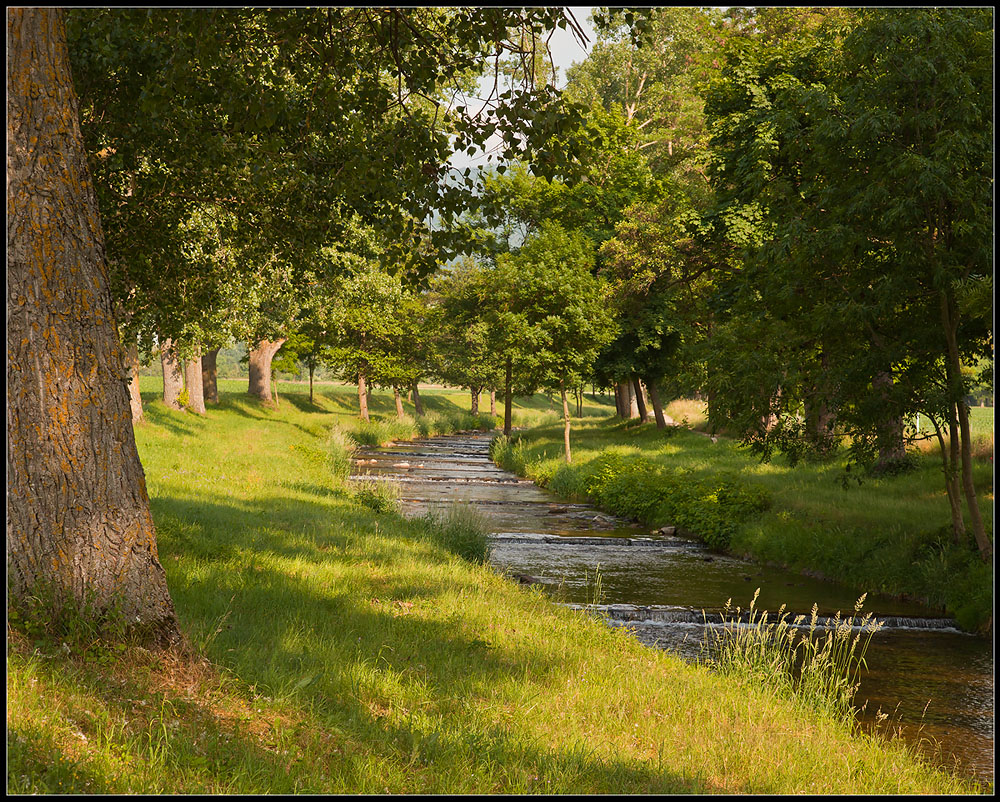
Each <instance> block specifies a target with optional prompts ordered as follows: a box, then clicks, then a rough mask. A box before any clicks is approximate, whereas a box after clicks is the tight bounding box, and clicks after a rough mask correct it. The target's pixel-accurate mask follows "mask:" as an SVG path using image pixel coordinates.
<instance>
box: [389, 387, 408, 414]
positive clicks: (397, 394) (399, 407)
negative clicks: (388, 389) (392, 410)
mask: <svg viewBox="0 0 1000 802" xmlns="http://www.w3.org/2000/svg"><path fill="white" fill-rule="evenodd" d="M392 394H393V397H394V398H395V399H396V417H397V418H402V417H404V416H405V415H406V412H404V411H403V396H402V395H401V394H400V392H399V388H398V387H393V388H392Z"/></svg>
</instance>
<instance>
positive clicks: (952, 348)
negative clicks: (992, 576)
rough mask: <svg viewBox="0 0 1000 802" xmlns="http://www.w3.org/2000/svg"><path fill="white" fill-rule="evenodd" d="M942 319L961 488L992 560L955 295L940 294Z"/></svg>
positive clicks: (982, 548)
mask: <svg viewBox="0 0 1000 802" xmlns="http://www.w3.org/2000/svg"><path fill="white" fill-rule="evenodd" d="M941 322H942V324H943V327H944V334H945V341H946V342H947V344H948V353H947V355H946V357H945V364H946V366H947V367H946V375H947V377H948V385H949V387H948V389H949V390H950V391H951V395H952V398H953V399H954V403H955V405H956V407H957V409H958V431H959V432H960V433H961V438H962V439H961V455H962V488H963V490H964V491H965V503H966V505H967V506H968V508H969V522H970V523H971V524H972V536H973V537H974V538H975V541H976V545H977V546H978V547H979V555H980V556H981V557H982V558H983V560H985V561H989V560H990V559H991V558H992V557H993V544H992V543H990V538H989V535H987V534H986V527H985V526H984V525H983V518H982V515H980V513H979V500H978V499H977V498H976V486H975V481H974V478H973V476H972V432H971V429H970V426H969V405H968V403H967V401H966V392H965V382H964V380H963V379H962V358H961V354H960V353H959V350H958V324H959V310H958V304H956V303H955V299H954V298H953V297H951V296H950V295H948V294H947V293H944V292H942V293H941ZM951 436H952V439H954V438H955V429H952V432H951Z"/></svg>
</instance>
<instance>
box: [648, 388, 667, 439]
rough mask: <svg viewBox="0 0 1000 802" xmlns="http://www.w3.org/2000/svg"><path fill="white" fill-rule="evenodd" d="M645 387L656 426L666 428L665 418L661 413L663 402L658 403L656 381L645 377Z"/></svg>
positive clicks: (658, 396) (658, 395)
mask: <svg viewBox="0 0 1000 802" xmlns="http://www.w3.org/2000/svg"><path fill="white" fill-rule="evenodd" d="M646 388H647V389H648V390H649V403H650V404H651V405H652V407H653V417H654V418H656V428H657V429H666V428H667V419H666V417H665V416H664V414H663V404H661V403H660V391H659V390H658V389H656V382H654V381H650V380H649V379H646Z"/></svg>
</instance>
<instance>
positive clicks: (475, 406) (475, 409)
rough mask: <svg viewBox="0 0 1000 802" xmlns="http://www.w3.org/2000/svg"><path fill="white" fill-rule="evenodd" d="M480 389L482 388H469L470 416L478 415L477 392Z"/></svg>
mask: <svg viewBox="0 0 1000 802" xmlns="http://www.w3.org/2000/svg"><path fill="white" fill-rule="evenodd" d="M481 389H482V388H480V387H470V388H469V392H470V393H472V414H473V415H478V414H479V391H480V390H481Z"/></svg>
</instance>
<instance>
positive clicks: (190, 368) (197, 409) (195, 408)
mask: <svg viewBox="0 0 1000 802" xmlns="http://www.w3.org/2000/svg"><path fill="white" fill-rule="evenodd" d="M184 389H186V390H187V394H188V402H187V408H188V412H194V413H196V414H198V415H204V414H205V392H204V385H203V384H202V365H201V356H200V355H199V356H196V357H195V358H194V359H189V360H187V361H186V362H185V363H184Z"/></svg>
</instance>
